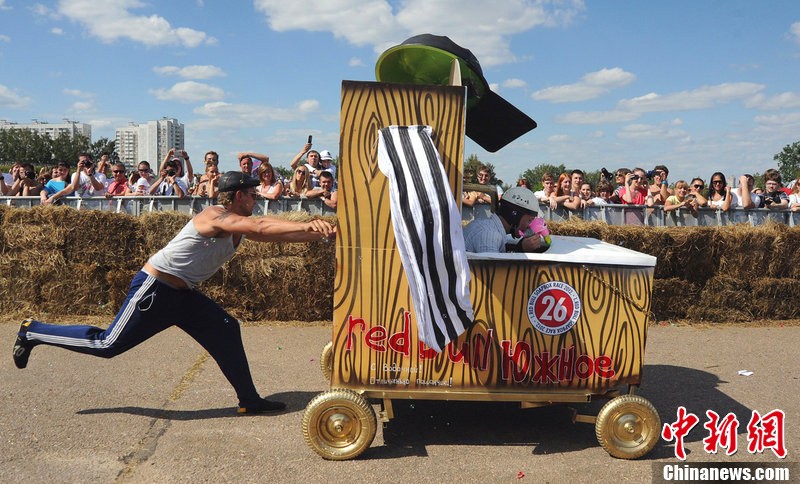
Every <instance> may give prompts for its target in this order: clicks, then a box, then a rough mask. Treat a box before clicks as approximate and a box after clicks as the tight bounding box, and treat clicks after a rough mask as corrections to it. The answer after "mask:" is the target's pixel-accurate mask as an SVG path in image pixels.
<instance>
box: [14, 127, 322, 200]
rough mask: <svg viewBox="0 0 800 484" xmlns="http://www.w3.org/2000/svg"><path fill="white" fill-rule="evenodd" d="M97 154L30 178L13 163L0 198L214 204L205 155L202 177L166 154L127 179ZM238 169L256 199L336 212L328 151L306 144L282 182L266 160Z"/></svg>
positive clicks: (25, 166) (180, 157) (212, 156)
mask: <svg viewBox="0 0 800 484" xmlns="http://www.w3.org/2000/svg"><path fill="white" fill-rule="evenodd" d="M109 158H110V156H109V154H108V153H103V154H102V156H101V157H100V159H99V160H98V161H97V163H95V162H94V159H93V157H92V155H91V154H89V153H81V154H80V155H79V156H78V160H77V161H76V162H75V171H74V172H73V171H71V170H72V166H73V164H72V163H71V162H70V161H67V160H63V161H58V162H57V163H56V164H55V165H54V166H52V167H47V168H42V169H41V170H40V171H39V173H36V171H35V169H34V167H33V165H31V164H29V163H14V165H13V166H12V167H11V169H10V170H9V173H7V174H2V176H0V195H3V196H26V197H31V196H38V197H40V198H41V203H42V205H50V204H61V203H63V198H64V197H68V196H69V197H81V198H85V197H107V198H111V197H135V196H148V195H149V196H158V197H177V198H184V197H190V196H193V197H202V198H212V199H213V198H216V197H217V194H218V190H217V184H218V182H219V179H220V170H219V155H218V154H217V153H216V152H214V151H209V152H207V153H206V154H205V155H204V156H203V163H204V169H203V173H202V175H196V174H195V173H194V167H193V166H192V163H191V161H190V158H189V154H188V153H187V152H186V151H183V150H180V151H179V150H176V149H174V148H173V149H171V150H170V151H169V152H168V153H167V155H166V156H165V157H164V160H162V162H161V164H160V165H159V166H158V167H157V169H156V170H153V169H152V168H151V166H150V163H149V162H147V161H140V162H139V163H138V165H137V167H136V171H134V172H132V173H128V172H127V170H126V168H125V165H124V164H122V163H112V162H110V160H109ZM237 159H238V164H239V169H240V170H241V171H242V172H243V173H247V174H248V175H251V176H254V177H256V178H258V180H259V181H260V182H261V184H260V185H259V186H258V187H257V190H256V191H257V192H258V194H259V196H260V197H261V198H262V199H265V200H277V199H278V198H281V197H287V198H319V199H321V200H322V202H323V203H324V204H325V205H326V206H327V207H329V208H331V209H336V205H337V199H338V197H337V193H336V166H335V165H333V161H334V158H333V155H332V154H331V152H330V151H327V150H322V151H316V150H312V149H311V143H310V142H309V143H306V144H305V145H304V146H303V148H302V149H301V150H300V151H299V152H298V153H297V155H296V156H295V157H294V158H293V159H292V160H291V167H292V176H291V177H290V179H284V178H283V177H282V176H281V175H280V173H279V172H278V171H277V170H275V169H274V168H273V167H272V165H271V164H270V161H269V156H267V155H264V154H261V153H254V152H249V151H247V152H240V153H239V154H238V156H237Z"/></svg>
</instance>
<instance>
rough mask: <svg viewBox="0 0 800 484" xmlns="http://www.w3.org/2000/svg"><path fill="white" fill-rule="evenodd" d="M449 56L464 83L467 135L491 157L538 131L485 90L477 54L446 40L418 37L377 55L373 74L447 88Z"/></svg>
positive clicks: (388, 79) (524, 116) (380, 78)
mask: <svg viewBox="0 0 800 484" xmlns="http://www.w3.org/2000/svg"><path fill="white" fill-rule="evenodd" d="M453 58H455V59H458V60H459V63H460V66H461V79H462V84H463V85H464V86H467V121H466V135H467V136H469V137H470V138H471V139H472V140H473V141H475V142H476V143H478V144H479V145H480V146H481V147H482V148H483V149H485V150H486V151H490V152H492V153H494V152H495V151H497V150H499V149H500V148H502V147H504V146H505V145H507V144H508V143H510V142H512V141H514V140H515V139H517V138H519V137H520V136H522V135H523V134H525V133H527V132H528V131H530V130H532V129H534V128H536V121H534V120H533V119H531V118H530V117H529V116H528V115H527V114H525V113H523V112H522V111H520V110H519V109H517V108H516V107H514V106H513V105H512V104H511V103H509V102H508V101H506V100H505V99H503V98H502V97H500V96H499V95H498V94H495V93H494V92H493V91H492V90H491V89H490V88H489V82H488V81H487V80H486V78H485V77H484V76H483V69H481V65H480V63H479V62H478V59H477V58H476V57H475V55H474V54H473V53H472V52H471V51H470V50H469V49H465V48H463V47H461V46H460V45H458V44H456V43H455V42H453V41H452V40H450V39H449V38H448V37H444V36H439V35H431V34H421V35H415V36H413V37H411V38H409V39H406V40H405V41H404V42H403V43H402V44H400V45H396V46H394V47H392V48H390V49H388V50H386V51H385V52H384V53H383V54H381V56H380V58H379V59H378V62H377V64H376V66H375V76H376V78H377V79H378V81H382V82H400V83H410V84H447V82H448V78H449V73H450V61H451V59H453Z"/></svg>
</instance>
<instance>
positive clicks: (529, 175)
mask: <svg viewBox="0 0 800 484" xmlns="http://www.w3.org/2000/svg"><path fill="white" fill-rule="evenodd" d="M565 171H567V169H566V168H564V165H563V164H561V165H558V166H556V165H550V164H547V163H544V164H541V165H536V166H534V167H533V168H530V169H528V170H525V171H524V172H522V174H521V175H520V176H519V177H520V178H524V179H525V180H527V181H528V184H529V185H530V186H531V190H533V191H534V192H535V191H537V190H541V189H542V188H543V186H542V175H544V174H545V173H550V174H551V175H553V178H555V181H558V175H560V174H562V173H564V172H565Z"/></svg>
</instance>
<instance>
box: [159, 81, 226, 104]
mask: <svg viewBox="0 0 800 484" xmlns="http://www.w3.org/2000/svg"><path fill="white" fill-rule="evenodd" d="M148 92H149V93H150V94H152V95H153V96H155V97H156V98H157V99H160V100H162V101H179V102H184V103H192V102H202V101H218V100H220V99H222V98H223V97H225V91H223V90H222V89H220V88H218V87H215V86H210V85H208V84H203V83H201V82H194V81H185V82H179V83H177V84H175V85H174V86H172V87H171V88H169V89H150V90H149V91H148Z"/></svg>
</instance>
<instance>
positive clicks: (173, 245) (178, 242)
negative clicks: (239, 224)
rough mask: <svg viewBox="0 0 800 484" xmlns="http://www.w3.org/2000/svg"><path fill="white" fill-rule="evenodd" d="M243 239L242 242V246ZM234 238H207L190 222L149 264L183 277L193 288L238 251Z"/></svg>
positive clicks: (151, 258)
mask: <svg viewBox="0 0 800 484" xmlns="http://www.w3.org/2000/svg"><path fill="white" fill-rule="evenodd" d="M243 240H244V236H242V238H241V239H240V240H239V245H241V243H242V241H243ZM236 247H237V246H234V245H233V236H230V237H225V238H216V237H205V236H203V235H200V234H199V233H198V232H197V229H196V228H195V227H194V219H192V220H189V223H187V224H186V225H185V226H184V227H183V229H181V231H180V232H178V235H176V236H175V238H174V239H172V240H171V241H170V242H169V244H167V245H166V247H164V248H163V249H161V250H159V251H158V252H156V253H155V255H153V256H152V257H150V260H149V261H148V262H150V265H151V266H153V267H155V268H156V269H157V270H159V271H161V272H166V273H167V274H172V275H173V276H176V277H179V278H181V280H183V281H184V282H186V284H187V285H188V286H189V287H190V288H194V287H197V285H198V284H200V283H201V282H203V281H205V280H206V279H208V278H209V277H211V276H213V275H214V273H215V272H217V271H218V270H219V268H220V267H222V265H223V264H225V262H227V261H228V259H230V258H231V257H233V254H234V253H235V252H236Z"/></svg>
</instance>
